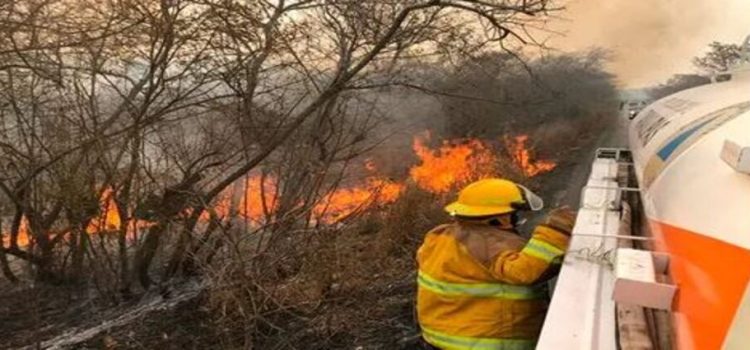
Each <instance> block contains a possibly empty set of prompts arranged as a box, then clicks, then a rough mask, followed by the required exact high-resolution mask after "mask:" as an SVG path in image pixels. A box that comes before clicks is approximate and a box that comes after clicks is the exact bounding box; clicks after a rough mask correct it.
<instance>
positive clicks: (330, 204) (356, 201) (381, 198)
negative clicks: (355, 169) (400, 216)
mask: <svg viewBox="0 0 750 350" xmlns="http://www.w3.org/2000/svg"><path fill="white" fill-rule="evenodd" d="M403 189H404V185H402V184H399V183H395V182H393V181H390V180H384V179H381V178H376V177H371V178H368V179H367V181H366V184H365V185H364V186H358V187H350V188H340V189H337V190H336V191H333V192H331V193H330V194H328V195H327V196H325V197H324V199H323V200H322V201H321V202H320V203H319V204H318V205H316V206H315V207H314V208H313V214H315V216H316V217H318V218H320V220H321V221H323V222H325V223H334V222H337V221H339V220H341V219H343V218H346V217H348V216H349V215H351V214H353V213H355V212H357V211H359V210H361V209H364V208H367V207H369V206H371V205H384V204H388V203H392V202H394V201H396V200H397V199H398V198H399V197H400V196H401V192H402V191H403Z"/></svg>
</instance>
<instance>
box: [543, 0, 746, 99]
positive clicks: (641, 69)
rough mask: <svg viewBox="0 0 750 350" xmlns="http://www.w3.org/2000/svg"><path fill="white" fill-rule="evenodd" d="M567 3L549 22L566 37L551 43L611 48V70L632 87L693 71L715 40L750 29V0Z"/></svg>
mask: <svg viewBox="0 0 750 350" xmlns="http://www.w3.org/2000/svg"><path fill="white" fill-rule="evenodd" d="M566 7H567V11H566V12H565V14H564V15H563V16H564V19H561V20H558V21H556V22H554V23H552V24H551V25H550V27H551V29H553V30H556V31H560V32H563V33H564V36H558V37H553V38H551V40H550V44H551V46H553V47H556V48H559V49H562V50H581V49H585V48H588V47H593V46H599V47H603V48H606V49H609V50H611V51H612V53H613V57H612V63H611V66H610V69H611V70H612V71H613V72H614V73H615V74H617V76H618V80H619V82H620V84H622V85H625V86H629V87H636V86H643V85H650V84H654V83H656V82H659V81H663V80H665V79H666V78H668V77H669V76H671V75H672V74H676V73H685V72H691V71H693V67H692V66H691V59H692V58H693V57H694V56H698V55H701V54H702V53H703V52H704V50H705V47H706V46H707V44H708V43H710V42H711V41H714V40H717V41H723V42H737V43H739V42H741V40H742V39H743V38H744V37H745V35H747V34H750V23H748V20H747V17H746V16H747V14H748V13H750V1H748V0H722V1H716V0H570V1H567V3H566Z"/></svg>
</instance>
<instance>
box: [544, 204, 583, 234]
mask: <svg viewBox="0 0 750 350" xmlns="http://www.w3.org/2000/svg"><path fill="white" fill-rule="evenodd" d="M575 223H576V212H574V211H573V210H571V209H570V208H568V207H561V208H556V209H553V210H552V211H550V212H549V214H547V217H546V218H545V219H544V221H542V225H544V226H548V227H550V228H553V229H555V230H557V231H560V232H562V233H563V234H566V235H570V233H571V232H573V226H575Z"/></svg>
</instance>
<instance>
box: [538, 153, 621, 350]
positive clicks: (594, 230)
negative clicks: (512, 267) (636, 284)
mask: <svg viewBox="0 0 750 350" xmlns="http://www.w3.org/2000/svg"><path fill="white" fill-rule="evenodd" d="M596 162H599V164H604V163H607V161H604V160H602V159H597V161H596ZM596 162H595V163H596ZM609 171H610V170H609V167H607V166H593V168H592V174H591V176H590V178H589V183H588V185H589V186H595V187H609V188H616V187H617V185H616V183H615V182H614V181H604V180H601V179H603V178H606V177H607V175H611V174H609V173H606V172H609ZM617 196H618V193H617V191H616V190H609V189H598V190H590V191H584V193H583V197H582V202H583V203H586V204H585V205H584V207H583V208H581V209H580V210H579V211H578V217H577V220H576V225H575V228H574V229H573V237H572V239H571V242H570V246H569V248H568V252H567V254H566V256H565V260H564V262H563V266H562V269H561V271H560V275H559V277H558V279H557V283H556V285H555V292H554V294H553V297H552V301H551V303H550V307H549V310H548V312H547V318H546V319H545V322H544V327H543V329H542V333H541V335H540V337H539V342H538V344H537V349H542V350H547V349H549V350H594V349H596V350H615V349H617V337H616V334H615V332H616V331H615V328H616V327H615V323H616V322H615V303H614V301H613V300H612V291H613V286H614V273H613V270H612V265H611V263H612V260H611V258H612V257H613V254H614V251H615V249H616V248H617V240H616V239H610V238H606V237H595V236H581V235H579V234H585V235H609V236H613V235H616V234H617V232H618V230H619V224H620V215H619V212H618V211H616V210H613V209H612V208H611V205H610V203H611V202H612V201H613V200H615V198H616V197H617Z"/></svg>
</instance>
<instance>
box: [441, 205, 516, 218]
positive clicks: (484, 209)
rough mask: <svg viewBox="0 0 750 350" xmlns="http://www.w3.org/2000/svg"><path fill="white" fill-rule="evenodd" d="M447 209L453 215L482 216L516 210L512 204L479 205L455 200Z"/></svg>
mask: <svg viewBox="0 0 750 350" xmlns="http://www.w3.org/2000/svg"><path fill="white" fill-rule="evenodd" d="M445 211H446V212H447V213H448V214H450V215H451V216H465V217H481V216H492V215H502V214H508V213H512V212H514V211H516V210H515V209H513V208H512V207H510V206H478V205H466V204H462V203H459V202H453V203H451V204H448V205H447V206H445Z"/></svg>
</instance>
